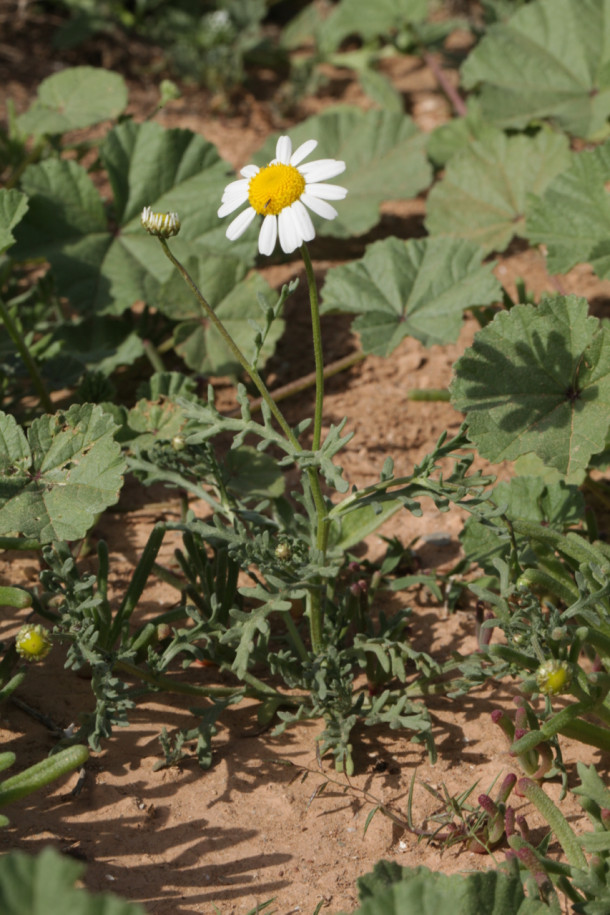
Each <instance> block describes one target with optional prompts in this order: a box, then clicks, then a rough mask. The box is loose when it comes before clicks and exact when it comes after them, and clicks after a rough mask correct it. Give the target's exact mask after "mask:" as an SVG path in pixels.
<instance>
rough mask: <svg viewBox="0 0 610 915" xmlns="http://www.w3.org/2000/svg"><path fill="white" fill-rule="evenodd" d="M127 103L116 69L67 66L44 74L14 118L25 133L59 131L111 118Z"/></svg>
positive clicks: (121, 80)
mask: <svg viewBox="0 0 610 915" xmlns="http://www.w3.org/2000/svg"><path fill="white" fill-rule="evenodd" d="M126 107H127V86H126V85H125V80H124V79H123V77H122V76H120V75H119V74H118V73H113V72H112V71H111V70H102V69H99V68H96V67H70V68H68V69H67V70H62V71H61V72H60V73H54V74H53V76H48V77H47V79H44V80H43V81H42V82H41V84H40V85H39V87H38V98H37V99H36V100H35V101H34V103H33V104H32V105H31V106H30V108H29V109H28V110H27V111H26V112H25V114H22V115H21V117H20V118H19V119H18V125H19V128H20V129H21V130H23V131H24V132H25V133H29V134H35V135H36V136H40V135H41V134H45V133H48V134H59V133H66V131H68V130H77V129H78V128H81V127H90V126H91V125H92V124H98V123H99V122H100V121H109V120H115V119H116V118H118V116H119V115H120V114H122V112H123V111H124V110H125V108H126Z"/></svg>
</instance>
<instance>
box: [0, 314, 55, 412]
mask: <svg viewBox="0 0 610 915" xmlns="http://www.w3.org/2000/svg"><path fill="white" fill-rule="evenodd" d="M0 319H1V320H2V322H3V324H4V326H5V327H6V330H7V333H8V335H9V337H10V338H11V340H12V341H13V343H14V344H15V346H16V347H17V351H18V353H19V355H20V356H21V358H22V360H23V364H24V365H25V367H26V369H27V371H28V374H29V376H30V378H31V379H32V384H33V385H34V387H35V388H36V391H37V393H38V396H39V397H40V403H41V404H42V406H43V407H44V410H45V412H46V413H53V403H52V401H51V398H50V397H49V392H48V391H47V389H46V387H45V383H44V381H43V380H42V376H41V374H40V372H39V371H38V366H37V365H36V363H35V362H34V360H33V359H32V354H31V353H30V351H29V349H28V346H27V344H26V342H25V340H24V339H23V335H22V333H21V331H20V330H19V328H18V327H17V325H16V324H15V322H14V321H13V319H12V317H11V315H10V312H9V310H8V308H7V307H6V305H5V304H4V302H3V301H2V299H0Z"/></svg>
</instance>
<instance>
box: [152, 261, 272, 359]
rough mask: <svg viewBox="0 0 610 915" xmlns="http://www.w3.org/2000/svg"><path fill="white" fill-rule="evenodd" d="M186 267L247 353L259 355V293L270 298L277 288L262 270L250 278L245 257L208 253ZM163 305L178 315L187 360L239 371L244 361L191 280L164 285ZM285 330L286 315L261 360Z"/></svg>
mask: <svg viewBox="0 0 610 915" xmlns="http://www.w3.org/2000/svg"><path fill="white" fill-rule="evenodd" d="M185 267H186V268H187V270H188V272H189V274H190V276H192V277H193V279H194V280H195V283H196V284H197V286H198V287H199V289H202V290H205V295H206V298H207V300H208V301H209V302H213V303H214V311H215V313H216V314H217V315H218V317H219V318H220V319H221V321H222V322H223V324H224V326H225V327H226V329H227V330H228V331H229V333H230V334H231V336H232V338H233V340H234V341H235V343H236V344H237V346H238V347H239V348H240V349H241V351H242V352H243V353H244V355H245V356H246V358H247V359H248V360H250V361H252V359H253V357H254V355H255V345H254V341H255V337H256V334H257V332H259V331H257V329H256V328H257V327H260V325H262V324H263V312H262V310H261V305H260V304H259V303H260V299H259V296H262V300H263V301H268V300H269V299H270V298H272V297H273V295H274V293H273V291H272V289H271V287H270V286H269V284H268V283H267V282H266V280H264V279H263V277H262V276H261V275H260V274H259V273H254V274H251V275H250V276H248V277H246V278H244V274H245V273H246V267H245V264H244V263H243V261H239V260H237V259H236V258H230V257H214V256H213V255H212V256H203V255H200V256H198V257H191V258H189V259H188V260H187V261H186V263H185ZM157 307H158V308H159V310H160V311H162V312H163V313H164V314H165V315H167V317H168V318H172V319H173V320H175V321H178V322H180V323H178V325H177V326H176V328H175V331H174V340H175V350H176V352H177V353H178V355H179V356H181V357H182V359H184V361H185V363H186V365H187V366H188V367H189V368H191V369H193V370H194V371H196V372H199V373H201V374H206V373H207V374H210V375H232V376H236V377H238V376H239V375H240V374H241V373H242V367H241V365H240V363H239V362H238V360H237V359H236V357H235V355H234V354H233V353H232V351H231V349H230V348H229V346H228V345H227V343H226V342H225V340H224V339H223V338H222V336H221V334H220V333H219V331H218V330H217V329H216V328H215V327H214V326H213V324H212V323H211V322H210V320H209V319H208V318H207V317H206V315H205V314H204V313H203V310H202V308H201V306H200V304H199V302H198V301H197V299H196V298H195V296H194V295H193V293H192V291H191V290H190V289H189V287H188V286H187V285H186V284H185V283H180V284H179V285H176V282H175V279H174V278H173V277H170V279H169V280H168V281H167V282H166V283H165V284H164V285H163V286H162V287H161V289H160V292H159V298H158V300H157ZM283 332H284V321H283V320H282V319H281V318H276V319H275V320H274V321H273V323H272V325H271V327H270V329H269V331H268V332H267V334H266V336H265V339H264V342H263V343H262V346H261V349H260V353H259V365H264V363H265V361H266V360H267V359H268V358H269V356H270V355H271V354H272V353H273V351H274V349H275V345H276V343H277V341H278V340H279V338H280V337H281V335H282V333H283Z"/></svg>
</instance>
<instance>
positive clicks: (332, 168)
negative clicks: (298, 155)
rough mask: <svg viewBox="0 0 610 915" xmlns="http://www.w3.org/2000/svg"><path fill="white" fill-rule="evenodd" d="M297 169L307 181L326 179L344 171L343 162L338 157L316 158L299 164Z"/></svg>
mask: <svg viewBox="0 0 610 915" xmlns="http://www.w3.org/2000/svg"><path fill="white" fill-rule="evenodd" d="M299 171H300V173H301V174H302V175H303V177H304V178H305V180H306V181H307V182H310V181H328V179H329V178H336V177H337V175H341V174H342V173H343V172H344V171H345V162H342V161H341V160H340V159H316V160H315V161H314V162H306V163H305V165H301V167H300V168H299Z"/></svg>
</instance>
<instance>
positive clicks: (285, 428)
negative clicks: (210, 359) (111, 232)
mask: <svg viewBox="0 0 610 915" xmlns="http://www.w3.org/2000/svg"><path fill="white" fill-rule="evenodd" d="M157 238H158V239H159V242H160V243H161V247H162V248H163V251H164V253H165V255H166V256H167V257H168V258H169V260H170V261H171V262H172V264H173V265H174V267H175V268H176V270H177V271H178V273H180V275H181V276H182V278H183V280H184V281H185V283H186V284H187V286H188V287H189V288H190V290H191V291H192V292H193V294H194V296H195V298H196V299H197V301H198V302H199V304H200V305H201V308H202V311H203V313H204V314H205V316H206V318H207V319H208V320H209V321H211V322H212V324H213V325H214V327H215V328H216V330H217V331H218V333H219V334H220V336H221V337H222V339H223V340H224V342H225V343H226V344H227V346H228V347H229V349H230V350H231V352H232V353H233V355H234V356H235V358H236V359H237V361H238V362H239V364H240V365H241V367H242V368H243V369H244V371H245V372H247V374H248V375H249V376H250V378H251V379H252V381H253V382H254V384H255V385H256V388H257V390H258V392H259V394H260V395H261V397H262V398H263V400H264V401H265V403H266V404H267V406H268V407H269V409H270V411H271V414H272V415H273V416H274V417H275V419H276V420H277V422H278V424H279V426H280V428H281V429H282V432H283V433H284V435H285V436H286V438H287V439H288V441H289V442H290V444H291V445H292V446H293V447H294V448H296V449H297V450H298V451H302V450H303V448H302V447H301V444H300V442H299V440H298V439H297V437H296V435H295V434H294V432H293V431H292V429H291V428H290V426H289V425H288V423H287V422H286V420H285V418H284V416H283V414H282V413H281V411H280V409H279V407H278V405H277V404H276V402H275V401H274V400H273V398H272V397H271V394H270V393H269V391H268V390H267V386H266V385H265V382H264V381H263V379H262V378H261V376H260V375H259V374H258V372H257V370H256V369H255V367H254V366H253V365H250V363H249V362H248V360H247V359H246V357H245V356H244V354H243V353H242V351H241V350H240V348H239V347H238V346H237V344H236V343H235V341H234V340H233V337H232V336H231V334H230V333H229V332H228V330H227V329H226V327H225V326H224V324H223V323H222V321H221V320H220V318H218V316H217V315H216V313H215V311H214V309H213V308H212V306H211V305H209V304H208V302H207V300H206V299H205V298H204V297H203V294H202V293H201V291H200V290H199V287H198V286H197V284H196V283H195V281H194V279H193V278H192V277H191V275H190V274H189V272H188V271H187V270H186V269H185V268H184V267H183V266H182V264H181V263H180V261H179V260H177V259H176V258H175V257H174V255H173V254H172V252H171V251H170V249H169V246H168V244H167V242H166V240H165V239H164V238H162V237H161V236H160V235H157Z"/></svg>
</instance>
